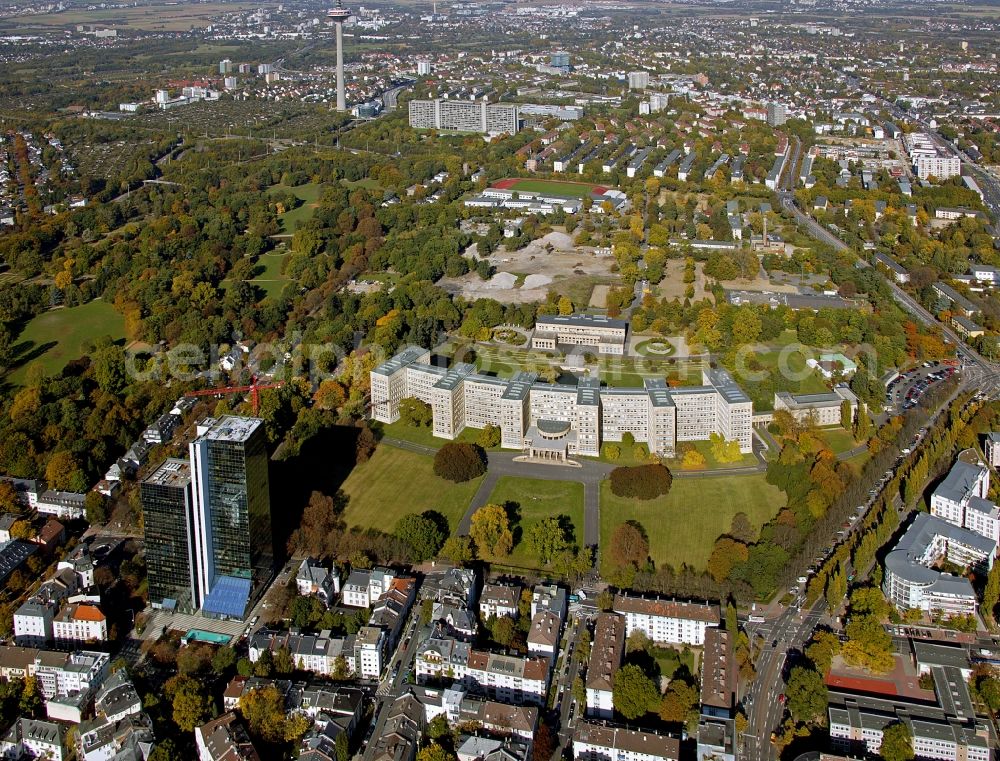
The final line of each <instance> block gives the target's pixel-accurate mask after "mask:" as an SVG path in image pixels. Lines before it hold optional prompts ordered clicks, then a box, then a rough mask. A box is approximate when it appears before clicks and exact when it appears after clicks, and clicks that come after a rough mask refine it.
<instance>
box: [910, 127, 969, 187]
mask: <svg viewBox="0 0 1000 761" xmlns="http://www.w3.org/2000/svg"><path fill="white" fill-rule="evenodd" d="M903 144H904V146H905V148H906V152H907V153H908V154H909V156H910V162H911V163H912V164H913V171H914V172H915V173H916V175H917V177H919V178H920V179H921V180H926V179H927V178H928V177H931V176H933V177H935V178H937V179H938V180H939V181H943V180H947V179H950V178H952V177H956V176H958V175H960V174H961V173H962V161H961V159H959V158H958V156H952V155H951V154H949V153H948V152H947V151H945V150H944V149H943V148H940V147H939V146H938V145H937V144H936V143H935V142H934V140H933V139H932V138H931V137H930V136H929V135H928V134H927V133H926V132H911V133H910V134H908V135H904V136H903Z"/></svg>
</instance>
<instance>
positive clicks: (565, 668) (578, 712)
mask: <svg viewBox="0 0 1000 761" xmlns="http://www.w3.org/2000/svg"><path fill="white" fill-rule="evenodd" d="M587 623H588V621H587V618H586V617H585V616H582V615H578V616H576V617H571V618H570V619H569V622H568V623H567V624H566V631H565V633H564V635H563V640H562V652H563V653H571V654H572V655H571V657H570V659H569V662H564V663H563V664H562V667H561V669H560V671H559V673H556V674H553V675H552V680H553V683H554V684H556V685H557V686H556V694H557V696H558V697H557V698H556V705H557V706H558V708H559V732H558V739H559V742H558V748H557V749H556V752H555V754H554V755H553V757H554V758H562V751H563V749H565V748H566V746H567V745H569V743H570V741H571V740H572V739H573V727H574V726H575V725H576V721H577V719H579V718H580V717H581V716H583V711H584V709H585V708H586V706H582V705H578V704H577V702H576V698H574V697H573V680H574V679H576V677H577V676H578V675H579V676H582V673H581V669H582V668H583V665H584V664H582V663H580V660H579V658H577V656H576V652H575V649H576V643H577V642H578V641H579V639H580V635H581V634H582V633H583V630H584V629H585V628H586V627H587Z"/></svg>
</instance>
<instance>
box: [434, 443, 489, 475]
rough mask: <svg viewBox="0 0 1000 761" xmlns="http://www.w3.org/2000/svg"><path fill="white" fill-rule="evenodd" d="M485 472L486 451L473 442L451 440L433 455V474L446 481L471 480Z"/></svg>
mask: <svg viewBox="0 0 1000 761" xmlns="http://www.w3.org/2000/svg"><path fill="white" fill-rule="evenodd" d="M485 472H486V453H485V452H484V451H483V448H482V447H479V446H476V445H475V444H468V443H465V442H454V441H451V442H448V443H447V444H445V445H444V446H443V447H441V448H440V449H439V450H438V451H437V454H435V455H434V474H435V475H436V476H439V477H440V478H444V479H446V480H448V481H455V482H456V483H459V482H462V481H471V480H472V479H473V478H478V477H479V476H481V475H483V473H485Z"/></svg>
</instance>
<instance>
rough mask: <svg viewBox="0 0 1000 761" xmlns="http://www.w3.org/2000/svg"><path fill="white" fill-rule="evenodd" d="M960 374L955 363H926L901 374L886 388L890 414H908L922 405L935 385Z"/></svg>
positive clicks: (887, 406)
mask: <svg viewBox="0 0 1000 761" xmlns="http://www.w3.org/2000/svg"><path fill="white" fill-rule="evenodd" d="M956 372H958V368H957V367H956V366H955V363H949V362H940V361H935V362H924V363H923V364H922V365H918V366H917V367H914V368H912V369H911V370H907V371H906V372H905V373H900V374H899V376H898V377H897V378H895V379H894V380H893V381H892V382H890V383H889V384H888V385H887V386H886V390H885V404H886V410H887V411H889V412H907V411H909V410H911V409H913V408H914V407H916V406H917V405H918V404H919V403H920V399H921V397H923V396H924V394H926V393H927V391H928V390H929V389H930V388H931V387H932V386H933V385H934V384H935V383H940V382H941V381H944V380H947V379H948V378H950V377H951V376H952V375H954V374H955V373H956Z"/></svg>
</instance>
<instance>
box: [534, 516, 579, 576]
mask: <svg viewBox="0 0 1000 761" xmlns="http://www.w3.org/2000/svg"><path fill="white" fill-rule="evenodd" d="M568 520H569V519H568V518H567V517H566V516H564V515H558V516H554V515H550V516H548V517H547V518H542V520H540V521H539V522H538V523H536V524H535V525H534V526H532V527H531V529H530V530H529V531H528V547H529V548H530V549H531V551H532V552H533V553H534V555H535V557H537V558H538V561H539V562H540V563H541V564H542V565H549V564H550V563H551V562H552V560H553V559H554V558H555V557H556V556H557V555H559V554H560V553H562V552H564V551H566V550H567V549H568V548H569V547H570V546H571V545H570V537H569V532H568V530H567V528H566V526H567V523H568Z"/></svg>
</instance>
